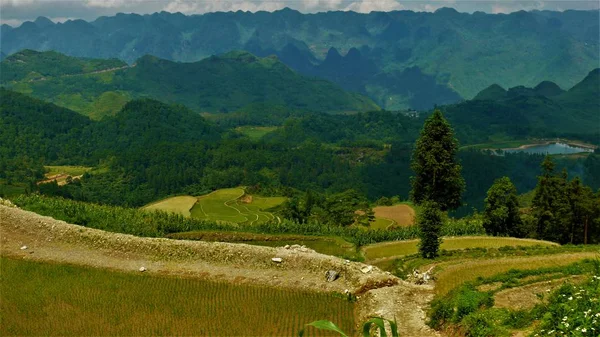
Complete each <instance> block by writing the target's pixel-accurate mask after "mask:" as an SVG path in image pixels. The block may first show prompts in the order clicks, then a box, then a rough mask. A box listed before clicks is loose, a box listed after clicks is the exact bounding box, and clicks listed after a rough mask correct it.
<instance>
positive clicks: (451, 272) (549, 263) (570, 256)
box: [424, 252, 600, 295]
mask: <svg viewBox="0 0 600 337" xmlns="http://www.w3.org/2000/svg"><path fill="white" fill-rule="evenodd" d="M598 257H600V253H599V252H580V253H564V254H552V255H541V256H531V257H510V258H498V259H489V258H488V259H480V260H477V259H472V260H457V261H450V262H442V263H439V264H436V267H437V268H438V269H439V272H437V273H436V283H435V291H436V293H437V294H439V295H444V294H446V293H448V292H449V291H450V290H452V289H454V288H455V287H457V286H459V285H461V284H463V283H464V282H467V281H472V280H475V279H477V278H478V277H490V276H493V275H496V274H500V273H505V272H507V271H509V270H511V269H521V270H530V269H539V268H547V267H558V266H566V265H569V264H571V263H574V262H577V261H581V260H583V259H586V258H598ZM424 268H427V267H424Z"/></svg>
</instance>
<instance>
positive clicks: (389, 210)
mask: <svg viewBox="0 0 600 337" xmlns="http://www.w3.org/2000/svg"><path fill="white" fill-rule="evenodd" d="M373 212H374V213H375V222H374V223H372V224H371V227H373V228H381V229H386V228H388V227H389V226H402V227H403V226H410V225H414V224H415V217H416V213H415V210H414V209H413V208H412V207H411V206H409V205H405V204H400V205H394V206H377V207H374V208H373Z"/></svg>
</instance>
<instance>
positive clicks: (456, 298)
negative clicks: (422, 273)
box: [429, 260, 600, 337]
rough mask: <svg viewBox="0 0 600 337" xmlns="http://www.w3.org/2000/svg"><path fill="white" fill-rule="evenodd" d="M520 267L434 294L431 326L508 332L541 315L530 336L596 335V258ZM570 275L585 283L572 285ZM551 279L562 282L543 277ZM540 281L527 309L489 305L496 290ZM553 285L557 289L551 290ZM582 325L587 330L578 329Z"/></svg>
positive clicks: (478, 333) (479, 334)
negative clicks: (534, 296) (538, 287)
mask: <svg viewBox="0 0 600 337" xmlns="http://www.w3.org/2000/svg"><path fill="white" fill-rule="evenodd" d="M523 267H525V265H523V266H521V267H518V269H516V268H515V269H511V270H509V271H504V272H501V273H497V274H495V275H493V276H488V277H479V278H477V279H474V280H471V281H468V282H465V283H464V284H462V285H460V286H459V287H457V288H455V289H454V290H452V291H451V292H449V293H447V294H445V295H441V296H438V297H436V299H435V300H434V301H433V302H432V304H431V311H430V318H431V319H430V321H429V324H430V325H431V326H432V327H434V328H436V329H441V328H444V329H448V330H450V331H457V330H458V331H459V332H460V334H461V335H465V336H473V337H495V336H510V335H512V334H511V332H512V331H514V330H523V329H528V328H529V327H530V326H531V325H532V324H533V323H534V321H539V320H541V324H540V325H537V327H536V332H537V335H536V336H540V335H544V336H545V335H556V336H567V335H569V336H571V335H572V333H573V332H578V333H579V334H576V335H577V336H596V333H595V332H593V331H594V330H591V329H592V328H594V329H597V327H598V325H597V323H598V322H600V320H598V319H597V320H596V321H595V322H594V319H595V317H594V315H596V314H598V315H600V310H599V309H600V306H599V304H598V297H597V294H598V291H600V287H599V286H598V276H597V274H598V272H599V271H600V262H599V261H598V260H582V261H579V262H574V263H570V264H566V265H564V266H551V267H548V266H546V267H545V266H540V265H537V266H536V267H535V268H533V269H524V268H523ZM574 275H581V276H582V277H584V278H585V279H588V280H589V282H587V283H586V284H584V285H583V286H576V285H574V284H573V283H572V282H570V281H568V280H569V279H571V280H572V279H573V278H572V276H574ZM552 280H556V281H559V282H560V281H561V280H563V281H562V282H560V283H559V282H555V286H554V287H551V286H550V285H551V284H552V282H549V281H552ZM541 283H543V284H545V285H546V286H542V287H541V290H542V291H540V292H539V293H536V295H537V297H538V298H539V299H540V301H538V303H537V304H534V305H532V306H531V307H530V308H520V307H517V308H510V307H503V308H499V307H497V306H495V305H494V302H495V295H496V294H498V293H500V292H502V291H506V290H507V289H519V288H526V287H528V286H530V285H534V284H541ZM561 284H564V285H562V286H561ZM557 287H558V288H559V289H558V290H556V291H554V292H552V290H554V289H556V288H557ZM523 300H524V299H523ZM571 308H573V309H574V310H570V309H571ZM586 312H587V314H586ZM598 317H600V316H598ZM592 322H594V323H592ZM577 328H578V329H577ZM582 329H585V330H587V333H586V331H583V333H582V332H581V330H582ZM532 336H533V334H532Z"/></svg>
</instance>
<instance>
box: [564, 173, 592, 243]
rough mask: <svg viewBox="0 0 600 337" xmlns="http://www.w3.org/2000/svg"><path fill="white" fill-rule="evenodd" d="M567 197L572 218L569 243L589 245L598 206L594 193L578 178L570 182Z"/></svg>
mask: <svg viewBox="0 0 600 337" xmlns="http://www.w3.org/2000/svg"><path fill="white" fill-rule="evenodd" d="M567 195H568V198H569V204H570V206H571V216H572V218H571V228H570V241H569V243H572V244H581V243H584V244H587V243H588V238H589V234H590V227H591V226H590V224H591V223H592V221H593V220H594V213H595V206H596V205H595V203H594V202H595V201H596V200H595V199H596V198H595V196H594V192H592V189H591V188H589V187H588V186H585V185H583V184H582V183H581V179H579V177H576V178H575V179H573V180H571V181H570V182H569V184H568V186H567Z"/></svg>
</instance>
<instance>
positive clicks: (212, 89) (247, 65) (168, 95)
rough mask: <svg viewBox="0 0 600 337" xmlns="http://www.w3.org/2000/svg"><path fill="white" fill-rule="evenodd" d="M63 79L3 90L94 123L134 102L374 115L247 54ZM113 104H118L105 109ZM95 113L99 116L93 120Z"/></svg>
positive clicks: (338, 93)
mask: <svg viewBox="0 0 600 337" xmlns="http://www.w3.org/2000/svg"><path fill="white" fill-rule="evenodd" d="M46 54H47V53H39V54H38V57H39V58H45V57H46ZM13 63H14V62H7V61H4V62H2V67H3V69H4V68H6V69H8V70H9V71H13V70H12V69H13V68H15V67H16V66H15V65H14V64H13ZM31 63H34V64H35V63H36V62H33V61H32V62H31ZM28 70H30V71H35V69H28ZM15 72H16V71H15ZM68 75H70V74H68V73H63V74H62V76H55V77H52V78H46V79H45V80H43V81H34V82H31V81H28V80H26V79H23V80H20V81H16V82H15V81H13V82H11V83H7V85H8V86H10V87H12V88H13V89H14V90H17V91H20V92H27V93H31V94H32V95H33V96H36V97H39V98H43V99H46V100H49V101H53V102H55V103H57V104H61V105H64V106H66V107H68V108H71V109H73V110H76V111H79V112H81V113H83V114H86V115H91V116H93V117H95V118H101V117H102V115H105V114H114V113H115V112H116V111H118V109H119V108H120V107H121V106H122V104H124V103H125V102H126V101H127V100H129V99H130V98H136V97H152V98H155V99H159V100H161V101H166V102H174V103H181V104H185V105H186V106H188V107H190V108H192V109H195V110H201V111H210V112H227V111H230V110H236V109H240V108H242V107H244V106H246V105H248V104H251V103H255V102H265V103H271V104H276V105H283V106H287V107H290V108H295V109H302V110H309V111H319V112H344V111H363V110H373V109H378V107H377V105H375V104H374V103H373V102H372V101H371V100H370V99H368V98H367V97H365V96H361V95H359V94H353V93H348V92H346V91H344V90H343V89H342V88H340V87H339V86H337V85H335V84H332V83H330V82H327V81H325V80H319V79H314V78H307V77H304V76H301V75H298V74H297V73H295V72H294V71H292V70H290V69H289V68H288V67H286V66H285V65H284V64H283V63H281V62H280V61H278V60H277V58H274V57H267V58H258V57H256V56H254V55H252V54H249V53H247V52H231V53H228V54H225V55H221V56H211V57H209V58H207V59H204V60H202V61H199V62H194V63H176V62H172V61H167V60H163V59H159V58H156V57H153V56H144V57H142V58H140V59H138V60H137V61H136V63H135V64H134V65H133V66H131V67H122V68H115V69H111V70H110V71H101V72H92V73H87V74H80V75H78V76H68ZM15 78H17V79H18V77H15ZM107 95H109V96H110V97H107ZM115 100H116V101H118V102H121V104H115V105H114V106H108V107H107V104H109V103H110V102H113V101H115ZM98 109H100V110H103V111H104V114H98V113H97V111H98Z"/></svg>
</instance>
